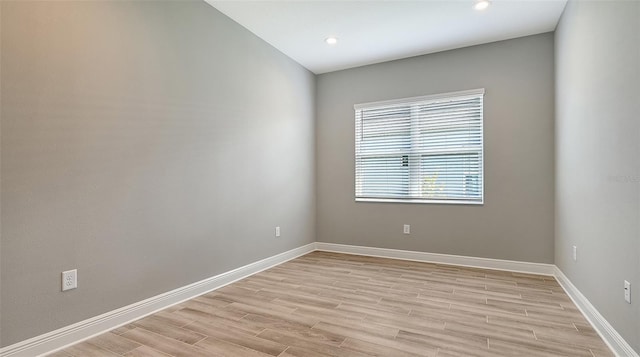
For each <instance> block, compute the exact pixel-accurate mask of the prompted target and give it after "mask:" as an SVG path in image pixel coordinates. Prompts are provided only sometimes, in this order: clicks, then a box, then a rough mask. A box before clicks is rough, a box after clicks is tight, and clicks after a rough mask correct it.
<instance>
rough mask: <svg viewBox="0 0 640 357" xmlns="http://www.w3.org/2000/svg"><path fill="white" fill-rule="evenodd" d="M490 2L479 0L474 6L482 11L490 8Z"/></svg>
mask: <svg viewBox="0 0 640 357" xmlns="http://www.w3.org/2000/svg"><path fill="white" fill-rule="evenodd" d="M490 4H491V3H490V2H489V0H477V1H476V3H475V5H473V8H474V9H476V10H478V11H482V10H484V9H486V8H488V7H489V5H490Z"/></svg>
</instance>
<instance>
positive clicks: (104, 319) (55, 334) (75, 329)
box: [0, 243, 315, 357]
mask: <svg viewBox="0 0 640 357" xmlns="http://www.w3.org/2000/svg"><path fill="white" fill-rule="evenodd" d="M314 250H315V243H310V244H307V245H305V246H302V247H299V248H295V249H292V250H289V251H286V252H283V253H280V254H278V255H274V256H272V257H269V258H266V259H263V260H260V261H257V262H254V263H251V264H247V265H245V266H242V267H240V268H237V269H234V270H231V271H228V272H225V273H222V274H219V275H216V276H213V277H211V278H208V279H205V280H202V281H198V282H196V283H193V284H190V285H187V286H184V287H181V288H178V289H175V290H172V291H169V292H167V293H164V294H160V295H157V296H154V297H151V298H149V299H146V300H143V301H140V302H137V303H134V304H131V305H128V306H125V307H122V308H120V309H117V310H113V311H110V312H107V313H105V314H102V315H99V316H96V317H92V318H90V319H87V320H84V321H80V322H78V323H75V324H73V325H69V326H66V327H63V328H60V329H58V330H55V331H52V332H49V333H46V334H43V335H40V336H36V337H33V338H30V339H28V340H25V341H22V342H18V343H16V344H13V345H10V346H7V347H4V348H2V349H0V357H33V356H41V355H43V354H47V353H51V352H54V351H56V350H59V349H62V348H64V347H67V346H69V345H72V344H75V343H78V342H80V341H83V340H86V339H88V338H91V337H93V336H96V335H99V334H101V333H104V332H106V331H109V330H112V329H114V328H116V327H119V326H122V325H125V324H127V323H129V322H132V321H135V320H138V319H140V318H142V317H144V316H147V315H150V314H153V313H154V312H157V311H160V310H162V309H166V308H167V307H169V306H172V305H175V304H178V303H181V302H183V301H185V300H189V299H192V298H194V297H196V296H199V295H202V294H205V293H207V292H209V291H212V290H215V289H219V288H221V287H223V286H225V285H228V284H231V283H233V282H234V281H237V280H240V279H244V278H246V277H248V276H250V275H253V274H256V273H258V272H261V271H263V270H265V269H269V268H271V267H273V266H276V265H278V264H282V263H284V262H286V261H288V260H291V259H294V258H297V257H299V256H301V255H304V254H307V253H310V252H312V251H314Z"/></svg>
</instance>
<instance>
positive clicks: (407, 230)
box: [402, 224, 411, 234]
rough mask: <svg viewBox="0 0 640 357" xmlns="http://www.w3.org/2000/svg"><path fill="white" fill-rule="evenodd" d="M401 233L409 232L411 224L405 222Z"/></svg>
mask: <svg viewBox="0 0 640 357" xmlns="http://www.w3.org/2000/svg"><path fill="white" fill-rule="evenodd" d="M402 233H404V234H411V225H410V224H405V225H404V228H403V230H402Z"/></svg>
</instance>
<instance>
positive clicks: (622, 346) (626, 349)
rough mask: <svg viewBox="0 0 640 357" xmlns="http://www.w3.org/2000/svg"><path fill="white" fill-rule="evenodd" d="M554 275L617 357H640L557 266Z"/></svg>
mask: <svg viewBox="0 0 640 357" xmlns="http://www.w3.org/2000/svg"><path fill="white" fill-rule="evenodd" d="M554 275H555V277H556V280H558V283H560V286H562V288H563V289H564V291H565V292H566V293H567V295H569V297H570V298H571V300H573V303H574V304H575V305H576V306H577V307H578V309H580V312H582V315H584V317H585V318H586V319H587V321H589V323H590V324H591V326H593V328H594V329H595V330H596V332H598V334H599V335H600V337H602V339H603V340H604V342H605V343H606V344H607V345H608V346H609V348H610V349H611V350H612V351H613V352H614V353H615V354H616V356H619V357H640V356H639V355H638V353H637V352H636V351H634V350H633V348H631V346H630V345H629V344H628V343H627V341H625V340H624V338H622V336H620V334H619V333H618V331H616V330H615V329H614V328H613V326H611V324H610V323H609V322H608V321H607V320H606V319H605V318H604V316H602V314H600V312H599V311H598V310H597V309H596V308H595V307H594V306H593V305H592V304H591V302H589V300H588V299H587V298H586V297H585V296H584V295H582V293H581V292H580V290H578V288H576V287H575V285H573V283H572V282H571V280H569V278H567V276H566V275H564V273H563V272H562V270H560V268H558V267H557V266H556V267H555V273H554Z"/></svg>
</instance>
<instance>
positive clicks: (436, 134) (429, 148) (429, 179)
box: [354, 89, 484, 204]
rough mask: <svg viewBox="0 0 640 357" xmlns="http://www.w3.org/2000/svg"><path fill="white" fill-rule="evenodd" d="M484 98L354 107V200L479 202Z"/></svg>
mask: <svg viewBox="0 0 640 357" xmlns="http://www.w3.org/2000/svg"><path fill="white" fill-rule="evenodd" d="M483 96H484V89H478V90H471V91H463V92H455V93H446V94H438V95H432V96H425V97H416V98H406V99H400V100H393V101H384V102H376V103H366V104H358V105H356V106H355V107H354V108H355V112H356V113H355V114H356V201H378V202H380V201H382V202H384V201H389V202H420V203H429V202H432V203H476V204H481V203H483V191H484V190H483V144H482V139H483V138H482V136H483V135H482V116H483V115H482V111H483V110H482V105H483Z"/></svg>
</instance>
